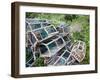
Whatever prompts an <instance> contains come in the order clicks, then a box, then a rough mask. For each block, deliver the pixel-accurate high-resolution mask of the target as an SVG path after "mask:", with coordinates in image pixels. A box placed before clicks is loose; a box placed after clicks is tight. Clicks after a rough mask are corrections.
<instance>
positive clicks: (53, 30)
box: [26, 18, 86, 67]
mask: <svg viewBox="0 0 100 80" xmlns="http://www.w3.org/2000/svg"><path fill="white" fill-rule="evenodd" d="M85 48H86V47H85V43H84V42H83V41H74V42H72V40H71V35H70V25H66V24H64V23H62V24H60V25H59V26H58V27H55V26H54V25H53V24H52V22H51V21H49V20H46V19H45V20H42V19H29V18H28V19H26V55H27V58H26V66H28V67H31V66H33V65H34V62H35V61H36V60H37V59H38V58H39V57H43V58H44V63H45V64H47V65H48V66H51V65H55V66H56V65H72V64H79V63H80V62H81V61H82V60H83V59H84V57H85Z"/></svg>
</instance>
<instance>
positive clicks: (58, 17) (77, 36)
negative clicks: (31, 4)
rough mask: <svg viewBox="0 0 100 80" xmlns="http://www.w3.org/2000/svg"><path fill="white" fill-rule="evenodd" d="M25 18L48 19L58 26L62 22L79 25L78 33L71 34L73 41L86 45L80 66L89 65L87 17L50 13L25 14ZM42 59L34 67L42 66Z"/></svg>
mask: <svg viewBox="0 0 100 80" xmlns="http://www.w3.org/2000/svg"><path fill="white" fill-rule="evenodd" d="M26 18H39V19H48V20H51V21H52V24H53V25H55V26H58V25H59V24H60V23H62V22H64V23H66V24H74V23H79V24H81V26H80V27H81V31H80V32H77V31H76V32H72V33H71V34H72V39H73V40H82V41H84V42H85V43H86V56H85V59H84V60H83V61H82V62H81V64H89V48H90V47H89V16H88V15H71V14H50V13H31V12H30V13H29V12H28V13H26ZM41 63H43V59H41V58H40V59H38V60H37V61H36V64H35V66H43V65H44V63H43V64H42V65H41Z"/></svg>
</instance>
